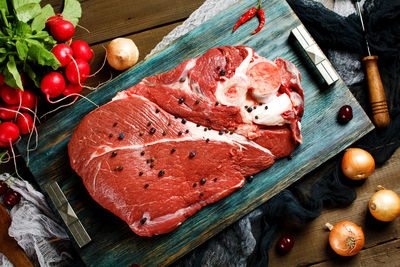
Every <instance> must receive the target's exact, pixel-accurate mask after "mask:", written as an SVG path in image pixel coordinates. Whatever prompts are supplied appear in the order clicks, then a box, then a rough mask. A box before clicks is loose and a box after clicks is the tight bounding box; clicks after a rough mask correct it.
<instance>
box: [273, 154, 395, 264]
mask: <svg viewBox="0 0 400 267" xmlns="http://www.w3.org/2000/svg"><path fill="white" fill-rule="evenodd" d="M399 172H400V149H398V150H397V151H396V153H395V154H394V155H393V156H392V158H391V159H390V160H389V161H388V162H386V163H385V164H384V165H383V166H381V167H378V168H377V169H376V170H375V172H374V173H373V174H372V175H371V176H370V177H368V178H367V179H366V180H365V182H364V183H362V184H360V185H359V186H357V187H356V191H357V199H356V200H355V201H354V203H353V204H352V205H350V206H349V207H347V208H342V209H325V210H323V211H322V214H321V216H319V217H318V218H316V219H315V220H314V221H312V222H311V223H308V224H306V225H301V226H299V225H293V224H289V225H286V226H285V227H284V229H282V233H287V232H289V233H292V234H293V235H294V237H295V240H296V241H295V242H296V243H295V246H294V248H293V249H292V251H290V253H288V254H286V255H281V254H279V253H277V252H276V250H275V249H271V250H270V265H271V266H284V265H285V264H287V266H296V265H301V266H306V265H310V264H313V263H316V262H325V261H328V260H333V259H336V258H337V255H336V254H335V253H334V252H333V251H332V250H331V249H330V247H329V244H328V235H329V232H328V231H327V230H326V228H325V226H324V224H325V222H330V223H331V224H335V223H338V222H340V221H342V220H350V221H353V222H354V223H356V224H357V225H360V226H361V227H362V229H363V231H364V234H365V244H364V249H365V250H368V249H369V248H373V247H375V246H376V245H378V244H381V243H383V242H385V241H387V240H393V239H395V238H399V237H400V219H399V218H397V219H396V220H394V221H393V222H390V223H381V222H378V221H376V220H375V219H373V218H372V216H371V215H370V214H369V211H368V202H369V199H370V197H371V196H372V195H373V194H374V193H375V190H376V187H377V186H378V185H382V186H384V187H386V188H388V189H391V190H394V191H395V192H397V193H398V194H399V195H400V183H399V182H398V177H399V176H398V174H399ZM333 262H334V263H336V264H338V262H336V261H333ZM341 263H343V260H342V261H341ZM360 263H361V259H359V258H358V260H355V261H353V260H351V261H350V260H349V262H348V264H349V265H350V266H359V265H360ZM336 266H337V265H336ZM365 266H368V265H365Z"/></svg>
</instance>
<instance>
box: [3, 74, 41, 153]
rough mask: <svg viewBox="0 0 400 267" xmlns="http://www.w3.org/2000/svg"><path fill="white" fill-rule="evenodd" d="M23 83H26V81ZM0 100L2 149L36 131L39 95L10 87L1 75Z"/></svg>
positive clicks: (27, 90) (31, 91)
mask: <svg viewBox="0 0 400 267" xmlns="http://www.w3.org/2000/svg"><path fill="white" fill-rule="evenodd" d="M22 81H23V83H25V79H22ZM24 86H25V85H24ZM0 99H1V102H0V120H1V121H2V123H1V124H0V147H1V148H8V147H10V146H11V144H12V143H13V142H14V141H15V140H17V139H18V137H19V136H20V134H29V133H31V132H32V130H34V129H35V123H34V117H35V114H36V113H35V111H34V110H36V106H37V95H36V94H35V92H34V91H33V90H30V89H26V90H25V91H21V90H20V89H19V88H12V87H10V86H8V85H7V84H5V83H4V76H3V75H2V74H0ZM30 113H31V114H32V115H31V114H30Z"/></svg>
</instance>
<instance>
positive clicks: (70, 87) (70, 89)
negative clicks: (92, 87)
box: [63, 83, 82, 96]
mask: <svg viewBox="0 0 400 267" xmlns="http://www.w3.org/2000/svg"><path fill="white" fill-rule="evenodd" d="M81 91H82V86H80V85H79V84H72V83H68V84H67V87H66V88H65V90H64V91H63V95H65V96H69V95H70V94H79V93H80V92H81Z"/></svg>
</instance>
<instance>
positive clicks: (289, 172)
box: [18, 0, 373, 266]
mask: <svg viewBox="0 0 400 267" xmlns="http://www.w3.org/2000/svg"><path fill="white" fill-rule="evenodd" d="M263 4H264V6H265V10H266V12H267V13H266V15H267V16H268V17H269V23H268V24H267V25H266V26H265V27H264V29H263V30H262V31H261V32H260V33H259V34H257V35H254V36H251V35H250V34H249V33H250V32H251V31H252V30H253V29H254V28H256V27H257V21H255V20H253V21H250V22H249V23H247V24H246V25H243V26H242V27H241V28H240V29H239V30H238V31H237V32H235V34H232V33H231V26H232V25H234V23H235V22H236V20H237V18H238V17H240V16H241V15H242V14H243V13H244V12H245V11H246V10H248V9H249V8H250V7H251V6H253V5H254V1H251V0H247V1H242V2H240V3H238V4H236V5H234V6H232V7H231V8H230V9H229V10H227V11H225V12H223V13H221V14H220V15H218V16H216V17H215V18H213V19H211V20H210V21H208V22H206V23H205V24H203V25H201V26H199V27H198V28H196V29H195V30H194V31H192V32H190V33H189V34H187V35H185V36H184V37H183V38H181V39H180V40H178V41H177V42H175V43H174V44H172V45H171V46H169V47H168V48H166V49H165V50H163V51H161V52H159V53H157V54H156V55H154V56H153V57H151V58H149V59H147V60H145V61H143V62H142V63H141V64H139V65H137V66H136V67H135V68H133V69H131V70H130V71H128V72H126V73H124V74H123V75H121V76H119V77H117V78H116V79H114V80H113V81H111V82H109V83H108V84H106V85H105V86H103V87H102V88H100V89H98V90H97V91H95V92H93V93H92V94H90V95H89V97H90V99H92V100H93V101H95V102H96V103H98V104H99V105H101V104H104V103H106V102H107V101H109V100H110V99H111V98H112V97H113V96H114V95H115V93H116V92H118V91H121V90H124V89H126V88H128V87H130V86H131V85H133V84H136V83H138V82H139V81H140V80H141V79H142V78H143V77H145V76H149V75H153V74H156V73H161V72H165V71H167V70H169V69H171V68H173V67H175V66H176V65H177V64H179V63H181V62H183V61H184V60H186V59H188V58H191V57H195V56H199V55H201V54H202V53H204V52H205V51H206V50H208V49H209V48H210V47H215V46H221V45H249V46H251V47H254V48H255V49H256V51H257V52H258V53H259V54H260V55H261V56H264V57H267V58H270V59H273V58H275V57H278V56H280V57H283V58H286V59H288V60H290V61H292V62H293V63H295V64H296V65H297V66H298V67H299V69H300V71H301V72H302V78H303V80H302V84H303V87H304V89H305V95H306V100H305V106H306V111H305V114H304V117H303V137H304V144H303V145H301V146H300V147H299V148H298V149H296V150H295V152H294V156H295V157H294V159H293V160H291V161H290V162H289V161H286V160H280V161H278V162H276V163H275V165H273V166H272V167H271V168H270V169H268V170H266V171H264V172H261V173H260V174H258V175H257V176H256V179H255V180H254V181H253V183H251V184H246V185H245V186H244V187H243V188H242V189H240V190H238V191H237V192H235V193H234V194H232V195H230V196H229V197H227V198H225V199H223V200H221V201H219V202H218V203H215V204H213V205H210V206H208V207H206V208H204V209H202V210H201V211H200V212H198V213H197V214H195V215H194V216H192V217H191V218H189V219H188V220H187V221H186V222H185V223H184V224H182V225H181V226H180V227H179V228H178V229H177V230H175V231H173V232H171V233H169V234H165V235H162V236H156V237H152V238H143V237H139V236H136V235H134V234H133V233H132V232H131V231H130V229H129V228H128V226H127V225H126V224H125V223H124V222H122V221H121V220H119V219H118V218H116V217H115V216H113V215H112V214H110V213H109V212H107V211H105V210H104V209H102V208H101V207H100V206H99V205H97V204H96V203H94V201H93V200H91V198H90V196H89V195H88V193H87V192H86V190H85V188H84V187H83V185H82V182H81V181H80V178H79V177H77V176H76V174H74V172H73V171H72V170H71V168H70V167H69V165H68V161H69V159H68V156H67V151H66V145H67V143H68V140H69V137H70V135H71V133H72V131H73V129H74V127H75V126H76V125H77V124H78V123H79V121H80V120H81V119H82V118H83V117H84V116H85V115H86V114H87V113H88V112H90V111H91V110H93V109H94V106H92V105H90V104H88V103H87V102H85V101H79V102H78V103H76V104H74V105H73V106H71V107H70V108H68V109H67V110H65V111H64V112H61V113H59V114H57V115H55V116H54V117H53V118H52V119H51V120H49V121H47V122H45V123H44V124H43V125H41V127H40V129H39V138H40V141H39V147H38V149H37V150H36V151H35V152H33V155H31V158H32V160H31V165H30V170H31V171H32V173H33V174H34V176H35V177H36V179H37V181H38V183H39V185H40V186H42V187H43V186H44V185H45V184H47V183H49V182H52V181H58V182H59V184H60V186H61V188H62V189H63V191H64V192H65V194H66V196H67V198H68V200H69V201H70V203H71V205H72V206H73V208H74V210H75V211H76V212H77V215H78V217H79V219H80V220H81V221H82V223H83V225H84V226H85V228H86V229H87V230H88V232H89V234H90V236H91V237H92V242H91V243H89V244H88V245H87V246H85V247H84V248H82V249H80V250H79V253H80V255H81V257H82V258H83V260H84V261H85V262H86V263H87V264H91V265H93V266H96V265H98V264H105V263H106V264H107V265H112V264H116V263H118V265H129V264H131V263H138V264H140V265H164V264H168V263H171V262H173V261H174V260H176V259H177V258H178V257H180V256H182V255H183V254H185V253H187V252H188V251H190V250H191V249H193V248H194V247H196V246H198V245H200V244H201V243H203V242H204V241H206V240H207V239H209V238H210V237H212V236H214V235H215V234H217V233H218V232H219V231H221V230H222V229H224V228H225V227H227V226H228V225H230V224H231V223H233V222H234V221H236V220H238V219H239V218H241V217H242V216H243V215H245V214H246V213H248V212H249V211H251V210H253V209H254V208H256V207H258V206H259V205H260V204H262V203H264V202H265V201H267V200H268V199H269V198H271V197H272V196H273V195H275V194H276V193H278V192H279V191H280V190H282V189H284V188H286V187H287V186H289V185H290V184H291V183H293V182H294V181H296V180H297V179H299V178H300V177H302V176H303V175H305V174H306V173H307V172H309V171H311V170H313V169H314V168H315V167H317V166H319V165H320V164H322V163H323V162H324V161H326V160H327V159H329V158H330V157H332V156H334V155H335V154H336V153H338V152H339V151H341V150H342V149H344V148H345V147H347V146H348V145H350V144H351V143H352V142H354V141H355V140H357V139H358V138H360V137H361V136H363V135H364V134H366V133H367V132H368V131H370V130H371V129H372V128H373V126H372V125H371V123H370V121H369V120H368V118H367V117H366V115H365V113H364V112H363V110H362V108H361V107H360V106H359V105H358V104H357V102H356V101H355V99H354V98H353V96H352V95H351V93H350V92H349V91H348V89H347V88H346V87H345V85H344V83H343V82H342V81H338V82H337V83H336V84H335V85H334V86H332V87H331V88H329V89H323V88H321V87H320V86H319V85H318V84H317V83H316V80H315V79H314V77H313V76H311V74H310V73H309V71H308V67H307V65H305V64H306V63H305V61H304V60H303V59H302V58H301V57H300V56H299V54H297V53H296V52H295V51H294V50H293V49H292V45H291V44H290V43H289V41H288V35H289V31H290V29H292V28H293V27H295V26H297V25H299V23H300V22H299V20H298V19H297V17H296V16H295V14H294V13H293V12H292V11H291V9H290V8H289V6H288V5H287V4H286V2H284V1H281V0H273V1H264V3H263ZM342 99H347V101H346V102H347V103H350V104H351V105H352V106H353V111H354V118H353V120H352V121H351V122H350V123H349V124H348V125H346V126H343V125H339V124H337V123H336V112H337V110H338V109H339V107H340V106H341V105H342V104H343V103H342ZM18 146H19V147H20V148H22V149H21V151H23V148H24V142H21V143H20V144H19V145H18ZM99 255H101V257H99Z"/></svg>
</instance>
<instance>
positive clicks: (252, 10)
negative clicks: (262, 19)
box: [232, 7, 257, 32]
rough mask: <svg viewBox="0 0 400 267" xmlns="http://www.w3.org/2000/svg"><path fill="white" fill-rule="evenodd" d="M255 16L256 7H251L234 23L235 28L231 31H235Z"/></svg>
mask: <svg viewBox="0 0 400 267" xmlns="http://www.w3.org/2000/svg"><path fill="white" fill-rule="evenodd" d="M256 14H257V8H256V7H252V8H250V9H249V11H247V12H246V13H244V15H243V16H241V17H240V19H239V20H238V22H236V24H235V27H233V31H232V32H234V31H236V29H237V28H238V27H239V26H240V25H242V24H243V23H245V22H246V21H248V20H249V19H251V18H252V17H254V16H255V15H256Z"/></svg>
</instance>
